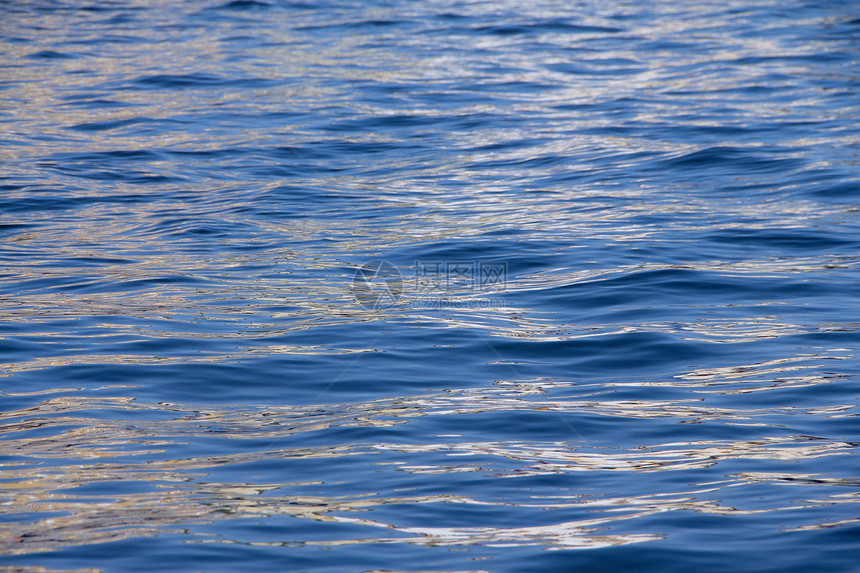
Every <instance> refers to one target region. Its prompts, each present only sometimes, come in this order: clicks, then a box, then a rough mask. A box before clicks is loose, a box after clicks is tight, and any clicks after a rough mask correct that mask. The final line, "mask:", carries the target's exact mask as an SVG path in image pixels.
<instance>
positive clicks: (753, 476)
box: [0, 349, 860, 554]
mask: <svg viewBox="0 0 860 573" xmlns="http://www.w3.org/2000/svg"><path fill="white" fill-rule="evenodd" d="M846 357H847V356H846V355H845V354H844V351H843V353H842V354H840V353H839V349H835V350H834V351H832V352H830V353H827V352H825V353H820V354H813V353H810V354H807V355H799V356H792V357H787V358H783V359H777V360H770V361H766V362H762V363H758V364H747V365H738V366H727V367H724V368H710V369H700V370H693V371H691V372H690V373H688V374H686V375H682V376H679V377H678V378H676V379H674V380H666V381H664V382H662V383H658V385H659V384H663V385H666V386H670V387H671V386H678V387H680V388H685V389H690V388H691V387H692V388H695V387H699V388H701V389H702V390H705V389H707V388H708V387H711V386H720V387H721V390H722V391H731V386H732V385H735V386H740V387H743V388H745V389H749V384H751V383H752V384H755V385H756V386H757V387H758V389H759V390H766V389H773V388H779V387H782V386H780V383H779V381H780V380H782V379H783V378H785V377H786V374H787V373H790V372H792V371H804V370H810V369H813V368H816V367H820V366H821V364H822V363H821V362H820V361H821V360H826V359H844V358H846ZM809 376H812V377H817V378H823V375H821V374H810V375H809ZM623 385H624V384H623V382H621V383H619V384H618V386H621V387H623ZM611 386H612V385H611V384H600V385H596V384H591V385H589V384H584V385H582V384H579V385H578V384H575V383H573V382H568V381H560V380H551V379H533V380H509V381H499V382H498V383H497V384H496V385H494V386H492V387H488V388H477V389H476V388H468V389H460V390H449V391H446V392H435V393H431V392H428V393H425V394H421V395H414V396H401V397H396V398H388V399H380V400H374V401H371V402H361V403H343V404H329V405H319V406H280V407H278V406H266V407H250V406H212V405H209V406H207V405H188V404H168V403H160V404H147V403H143V402H140V401H137V400H135V399H133V398H130V397H125V396H115V397H101V396H86V395H85V394H82V393H81V392H82V391H81V389H78V388H57V389H55V390H54V392H55V393H57V394H68V395H61V396H54V397H49V398H47V399H44V400H42V401H41V402H39V403H38V404H37V405H34V406H31V407H26V408H22V409H20V410H13V411H7V412H4V413H2V415H0V423H2V424H3V425H2V426H0V432H2V435H3V437H4V438H5V439H4V442H3V443H4V453H5V454H6V455H7V456H15V461H10V462H8V463H6V464H5V465H4V466H2V469H0V480H2V482H3V484H4V489H3V491H2V494H0V495H2V500H0V508H2V511H3V512H4V513H6V514H9V515H12V514H18V515H27V516H28V520H27V521H5V522H3V523H2V524H0V551H2V552H4V553H6V554H24V553H32V552H39V551H51V550H55V549H58V548H60V547H65V546H74V545H82V544H93V543H102V542H107V541H115V540H118V539H125V538H132V537H141V536H154V535H160V534H164V533H169V532H175V533H179V532H181V531H182V530H184V529H185V528H187V526H188V525H189V524H193V523H201V524H203V523H211V522H214V521H217V520H224V519H236V518H247V517H275V516H288V517H292V518H297V519H309V520H314V521H317V522H328V523H344V524H352V525H361V526H365V527H367V528H369V529H368V534H367V535H366V536H362V537H360V538H349V539H340V540H314V541H306V540H296V539H284V540H282V541H278V542H259V541H252V542H245V541H241V540H238V539H226V538H205V537H204V538H200V537H199V535H197V536H195V537H193V538H192V540H196V542H207V543H208V542H213V543H216V542H217V543H251V544H256V545H266V544H271V545H285V544H299V545H320V546H332V545H341V544H357V543H409V544H419V545H433V546H441V547H446V546H447V547H458V546H468V545H476V544H477V545H485V546H493V547H502V546H523V545H538V546H543V547H545V548H548V549H572V548H588V547H603V546H609V545H618V544H629V543H638V542H644V541H652V540H657V539H661V538H662V534H661V533H660V532H647V531H646V532H639V533H631V534H608V533H606V532H605V531H602V530H603V529H604V528H605V527H606V526H608V525H610V524H613V523H616V522H622V521H626V522H629V523H632V524H635V523H636V520H637V519H638V518H643V517H647V516H650V515H654V514H657V513H662V512H667V511H694V512H699V513H705V514H714V515H726V516H729V515H747V514H756V513H768V512H780V511H791V510H797V509H805V510H809V511H814V510H816V508H826V507H830V506H832V505H834V504H856V503H860V496H858V495H857V494H855V493H852V492H849V493H840V492H837V491H835V492H833V493H829V494H826V495H823V496H821V495H819V496H814V495H810V492H809V491H808V490H806V489H804V490H802V492H801V493H800V494H799V497H797V498H796V499H795V501H794V502H792V503H785V502H783V501H777V500H774V501H773V502H764V503H763V505H762V504H759V505H757V506H754V505H750V506H748V507H740V506H737V505H738V504H737V501H736V502H735V505H733V506H728V505H724V504H722V503H721V502H719V501H718V498H719V492H721V491H723V490H725V489H727V488H738V487H745V486H752V485H754V484H768V485H778V486H794V487H798V488H808V487H815V488H816V489H818V488H820V487H828V488H832V487H834V486H843V487H845V486H847V487H856V486H857V485H858V484H857V481H856V480H851V479H846V478H833V477H829V476H827V475H820V474H809V473H800V472H797V473H791V472H786V471H783V472H754V471H753V472H741V473H733V474H726V475H725V476H724V479H722V480H720V481H715V482H710V483H702V484H698V485H697V486H696V487H693V488H691V489H690V488H688V489H683V488H681V489H677V490H676V491H668V492H665V491H664V492H658V493H653V494H646V495H639V496H625V497H617V496H612V495H607V494H600V495H590V494H589V495H585V494H582V493H576V492H571V493H570V494H567V495H564V494H561V493H560V494H558V495H552V496H531V497H530V498H529V499H527V500H523V499H522V498H519V499H517V501H510V500H508V499H506V498H504V497H501V498H498V497H496V498H493V497H486V498H479V497H475V498H469V497H464V496H458V495H440V494H434V495H420V494H418V495H391V493H393V492H389V493H384V492H381V491H375V490H374V488H373V487H372V486H369V487H368V488H367V490H366V491H365V492H364V493H360V494H353V495H334V496H332V495H293V494H291V493H290V491H291V490H293V489H296V488H301V487H306V486H310V485H318V486H320V487H324V486H326V485H327V484H326V483H325V482H324V481H322V480H314V478H313V477H312V476H309V478H310V479H309V480H308V481H303V482H291V483H280V484H278V483H268V484H265V483H264V484H254V483H231V482H212V481H209V480H208V479H207V475H208V473H209V472H210V471H213V470H214V469H215V468H219V467H224V466H230V465H237V464H247V463H254V462H260V461H266V460H272V461H274V460H302V459H311V458H318V459H334V458H341V459H347V458H349V459H352V460H356V461H359V462H360V463H362V464H366V465H367V466H368V467H376V468H379V470H380V471H383V472H402V473H403V474H404V475H406V476H409V475H414V476H425V475H445V474H458V473H463V472H466V473H474V474H476V475H480V476H486V477H487V478H490V479H493V480H503V481H505V480H519V479H523V478H526V477H528V476H540V475H548V474H565V473H571V474H574V473H577V472H604V471H609V472H622V473H624V472H629V473H634V474H642V475H647V474H649V473H653V472H666V471H670V472H677V471H695V470H701V469H704V468H711V467H714V466H716V465H718V464H721V463H726V462H727V461H731V460H744V461H746V462H755V461H758V462H778V463H801V462H804V461H809V460H813V459H819V458H827V457H830V456H845V455H856V447H857V446H856V444H854V443H850V442H845V441H839V440H825V439H817V438H814V437H811V436H803V435H782V436H773V435H763V436H761V437H760V438H757V439H745V440H725V439H710V440H692V441H668V442H664V443H659V444H651V445H641V446H638V447H635V448H633V449H612V448H597V447H594V446H589V445H588V443H587V442H583V443H580V442H576V441H573V442H557V441H554V442H543V443H540V442H535V441H528V442H518V441H476V440H473V439H470V438H469V436H468V435H457V434H450V435H446V436H438V437H436V438H429V439H428V440H426V441H425V442H424V443H410V444H405V443H396V442H373V441H370V442H366V443H353V444H351V445H328V446H320V447H301V448H289V447H277V448H272V447H271V445H270V446H269V447H266V446H265V445H264V446H262V447H261V446H260V445H259V444H258V445H257V446H256V449H254V448H252V449H240V450H238V451H237V449H236V448H235V446H234V447H231V448H229V449H228V450H227V451H226V452H225V453H220V454H219V453H213V454H211V455H197V456H190V457H189V456H187V455H176V452H178V451H183V450H182V447H183V446H184V445H186V444H190V443H192V442H194V441H196V440H207V441H211V440H217V441H224V440H229V441H235V440H245V441H250V440H263V442H266V443H269V444H274V442H275V441H277V440H283V439H285V438H287V437H289V436H292V435H296V434H300V433H307V432H321V431H326V430H331V429H334V428H338V427H340V428H359V427H364V428H386V427H392V426H395V425H402V424H409V423H417V421H418V420H419V419H422V418H424V417H427V416H431V417H443V416H444V417H452V416H453V417H457V416H469V415H480V414H483V413H487V412H494V413H498V414H499V415H502V416H504V415H505V413H506V412H507V413H522V412H524V411H531V412H535V413H545V414H546V415H556V414H558V415H564V416H566V417H567V419H570V420H572V421H573V422H572V423H574V424H576V423H577V422H576V420H577V417H578V416H607V417H617V418H621V419H639V420H645V419H666V420H675V421H676V422H678V423H696V422H703V421H711V422H719V423H724V424H747V425H752V426H759V427H762V428H766V427H768V426H770V425H772V424H771V422H769V421H768V420H769V418H773V419H774V421H773V423H774V424H776V426H778V425H779V422H780V421H781V420H782V419H783V418H784V417H785V416H804V417H807V416H820V417H824V418H830V419H836V418H839V417H847V416H856V415H857V414H856V413H853V412H852V411H853V410H854V409H855V408H856V405H855V404H832V405H829V406H816V407H804V406H784V407H780V408H775V409H774V408H771V409H765V408H750V409H739V408H720V407H713V406H710V405H708V404H707V402H705V401H703V400H704V399H698V398H682V399H674V400H616V399H607V398H608V397H611V393H610V394H609V395H608V397H604V396H603V395H604V394H605V393H606V389H607V388H609V387H611ZM121 388H122V386H117V387H116V389H121ZM105 389H106V388H101V389H99V390H100V391H104V390H105ZM736 390H737V388H736ZM570 392H578V393H579V394H581V395H580V396H579V397H570V396H564V397H558V396H557V394H559V393H561V394H569V393H570ZM46 394H47V392H45V391H42V392H34V393H7V394H6V395H7V396H10V397H12V396H17V397H25V396H28V395H30V396H33V397H38V396H44V395H46ZM776 426H775V427H776ZM185 451H187V450H185ZM57 462H61V463H62V465H54V464H56V463H57ZM419 483H423V482H419ZM99 484H105V485H108V486H110V485H114V486H116V485H120V484H128V485H129V487H131V488H132V489H133V490H134V491H131V492H128V493H122V494H121V495H117V494H112V493H102V494H99V493H91V491H97V490H91V489H86V488H87V487H89V488H92V487H96V488H98V487H99ZM79 488H85V489H84V491H86V493H81V492H80V491H79ZM409 489H416V488H414V487H413V488H409ZM76 490H78V491H76ZM108 491H109V490H108ZM733 498H737V496H733ZM416 504H461V505H462V504H466V505H475V506H500V507H501V506H512V507H523V508H526V507H531V508H541V509H546V510H559V509H564V510H575V509H578V508H581V509H588V511H589V516H588V518H587V519H578V520H573V521H571V520H569V519H568V520H560V521H557V522H555V521H553V520H552V519H551V518H550V519H549V521H550V522H551V523H550V524H545V525H541V526H527V527H523V526H518V525H517V524H508V525H505V526H500V525H499V524H493V525H492V526H490V525H486V526H470V527H447V526H445V525H444V523H428V524H427V525H426V526H425V525H421V526H416V525H414V524H408V525H404V524H402V523H399V522H398V520H397V518H388V519H380V518H379V517H377V516H376V515H374V510H375V509H382V508H383V507H403V506H406V507H411V506H414V505H416ZM367 512H370V513H367ZM356 513H366V514H367V515H362V516H358V515H356ZM854 521H855V520H850V519H849V520H841V521H833V520H830V521H828V520H826V519H824V520H821V521H820V522H819V523H815V524H810V523H806V524H800V525H797V526H796V527H794V529H790V530H792V531H795V530H805V529H811V528H825V527H834V526H838V525H843V524H847V523H853V522H854ZM373 531H381V532H383V533H379V534H374V533H373Z"/></svg>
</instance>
